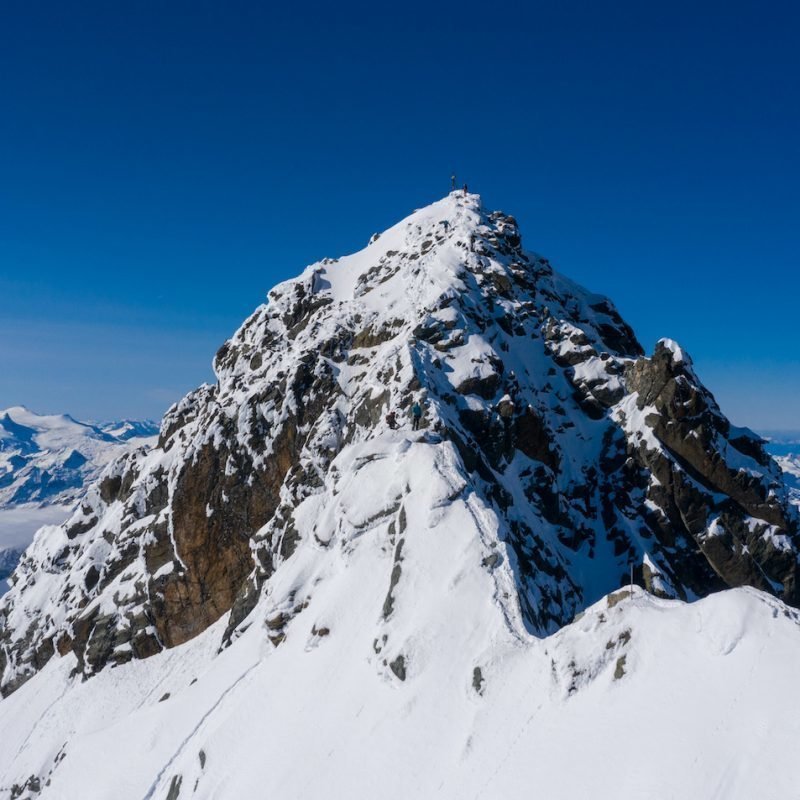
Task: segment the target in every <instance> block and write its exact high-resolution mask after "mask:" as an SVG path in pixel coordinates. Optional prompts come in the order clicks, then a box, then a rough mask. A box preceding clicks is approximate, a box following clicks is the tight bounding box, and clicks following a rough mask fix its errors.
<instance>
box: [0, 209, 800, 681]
mask: <svg viewBox="0 0 800 800" xmlns="http://www.w3.org/2000/svg"><path fill="white" fill-rule="evenodd" d="M214 366H215V371H216V375H217V383H216V384H215V385H213V386H202V387H200V388H198V389H197V390H195V391H194V392H192V393H191V394H189V395H187V397H185V398H184V399H183V400H182V401H181V402H180V403H178V404H176V405H175V406H174V407H173V408H171V409H170V410H169V412H168V413H167V414H166V416H165V417H164V420H163V421H162V424H161V431H160V436H159V442H158V446H157V447H156V448H155V449H153V450H151V451H150V452H140V453H131V454H128V455H126V456H125V457H123V458H121V459H120V460H118V461H116V462H114V463H113V464H111V465H110V466H109V467H108V468H107V469H106V470H105V472H104V473H103V475H102V476H101V477H100V479H99V480H98V482H97V483H96V484H95V485H94V486H93V487H92V489H91V490H90V491H89V492H88V494H87V496H86V498H85V500H84V501H83V503H82V504H81V506H80V508H79V509H78V510H77V511H76V513H75V514H74V515H73V517H72V518H71V519H70V520H69V521H68V522H67V523H66V524H64V525H62V526H59V527H51V528H47V529H44V530H43V531H41V532H40V533H39V535H38V536H37V539H36V541H35V542H34V545H33V546H32V547H31V548H30V549H29V550H28V552H27V553H26V555H25V556H24V558H23V560H22V562H21V564H20V567H19V568H18V569H17V571H16V573H15V574H14V576H13V587H12V589H11V591H10V592H9V594H8V595H7V596H6V597H5V598H4V599H3V601H2V602H0V671H1V672H2V680H1V688H2V691H3V692H4V693H6V694H8V693H10V692H11V691H13V690H15V689H17V688H18V687H19V686H20V685H22V683H24V682H25V681H26V680H28V679H29V678H30V677H31V676H32V675H34V674H35V673H36V672H37V671H38V670H39V669H41V668H42V667H43V666H44V665H45V664H46V663H48V662H49V661H50V660H51V659H53V658H55V657H56V656H59V657H60V658H59V659H57V660H66V661H68V663H69V664H70V665H71V666H70V667H69V669H74V670H76V671H77V672H79V673H82V674H83V675H93V674H96V673H98V672H100V671H101V670H103V668H104V667H106V666H107V665H109V664H113V665H121V664H126V663H127V662H129V661H131V660H135V659H139V658H146V657H150V656H154V655H155V654H156V653H159V652H161V651H162V650H164V649H165V648H166V649H169V648H174V647H177V646H179V645H183V644H184V643H186V642H189V641H190V640H193V639H194V638H195V637H197V636H198V635H200V634H201V633H203V632H204V631H206V630H207V629H209V628H212V630H213V631H214V632H215V633H214V636H216V637H217V638H216V642H217V645H218V646H223V647H224V646H227V645H229V644H231V643H232V642H235V641H236V640H237V638H238V637H240V636H241V635H242V634H243V632H246V631H248V630H249V629H251V628H252V629H254V630H258V631H259V635H260V636H262V637H263V639H264V642H265V644H264V646H265V647H267V648H278V650H279V651H280V649H281V648H282V646H283V645H284V643H285V642H286V641H287V637H290V635H291V634H290V629H291V628H292V626H293V625H294V624H295V622H294V621H295V620H296V619H297V618H302V619H303V620H305V621H304V622H303V623H302V625H303V626H306V627H308V625H307V623H309V622H310V619H309V615H310V613H311V611H310V609H312V608H314V609H316V610H315V611H314V612H313V614H314V621H313V629H314V630H315V631H316V633H314V632H313V631H312V633H310V634H309V638H308V643H307V644H308V647H309V648H310V649H314V648H315V647H316V646H317V645H320V646H322V645H321V642H322V641H323V640H324V639H326V637H328V636H329V635H333V634H332V633H331V631H332V630H333V629H332V627H331V625H332V624H333V622H331V621H330V620H333V619H341V618H342V617H343V616H346V615H350V614H351V615H354V618H358V619H360V620H361V621H362V623H363V626H364V630H365V631H366V632H367V635H368V638H369V641H370V647H369V649H368V650H367V651H362V650H354V651H353V655H352V658H353V659H354V660H355V661H358V663H359V664H368V665H369V666H368V670H370V671H371V673H370V674H376V675H379V676H381V679H382V680H383V679H385V680H387V681H394V682H397V683H401V684H402V683H403V682H405V681H406V680H409V679H411V678H412V677H414V676H417V675H420V674H422V673H424V672H425V671H426V670H428V669H430V668H431V666H430V665H432V664H436V663H446V662H452V661H453V660H455V661H456V662H457V664H455V665H454V669H455V668H456V667H457V668H458V669H462V668H466V667H465V665H464V664H463V663H461V662H462V661H463V656H462V655H461V652H462V650H463V648H464V646H465V642H471V641H472V640H473V637H475V636H478V637H479V638H480V639H481V641H484V639H486V642H485V644H484V646H485V647H489V644H488V642H489V641H491V639H492V637H493V636H494V635H497V636H500V637H510V640H511V641H514V642H518V643H519V646H520V647H523V648H524V647H527V646H528V645H529V644H530V642H531V641H532V639H531V636H544V635H547V634H551V633H553V632H554V631H557V630H558V629H559V628H560V627H562V626H563V625H565V624H567V623H569V622H570V621H571V620H572V619H573V618H574V617H575V616H576V615H577V614H579V613H580V612H581V611H583V610H584V609H586V608H587V607H588V606H590V605H591V604H593V603H595V602H596V601H598V600H599V599H600V598H601V597H603V596H604V595H606V594H607V593H609V592H611V591H613V590H615V589H617V588H618V587H619V586H620V585H622V584H624V583H625V582H627V580H628V575H629V569H630V565H631V564H632V565H633V572H634V579H635V581H636V582H637V583H638V584H639V585H641V586H643V587H646V588H647V589H648V590H649V591H650V592H652V593H654V594H657V595H660V596H662V597H677V598H681V599H695V598H697V597H700V596H703V595H706V594H708V593H709V592H712V591H715V590H718V589H723V588H725V587H728V586H739V585H743V584H749V585H752V586H755V587H757V588H760V589H763V590H765V591H767V592H770V593H773V594H776V595H778V596H781V597H782V598H783V599H785V600H786V601H787V602H788V603H790V604H795V605H796V604H797V603H798V589H797V586H796V579H795V576H796V570H797V552H798V538H797V525H798V523H797V519H798V517H797V509H796V508H795V507H794V506H792V504H791V503H790V502H789V495H788V491H787V489H786V486H785V485H784V482H783V476H782V474H781V472H780V470H779V469H778V467H777V466H776V464H775V463H774V462H773V461H772V460H771V459H770V458H769V457H768V456H767V455H766V454H765V453H764V450H763V448H762V443H761V440H760V439H759V438H758V437H756V436H755V435H754V434H752V433H750V432H749V431H747V430H744V429H736V428H734V427H732V426H731V425H730V424H729V423H728V422H727V420H726V419H725V418H724V416H723V415H722V413H721V412H720V410H719V408H718V407H717V405H716V403H715V402H714V399H713V397H712V396H711V395H710V394H709V393H708V392H707V391H706V390H705V389H704V388H703V386H702V385H701V384H700V381H699V379H698V377H697V375H696V374H695V372H694V368H693V366H692V364H691V359H690V358H689V356H688V355H687V354H686V353H685V352H684V351H682V350H681V349H680V347H678V345H676V344H675V343H673V342H670V341H668V340H663V341H662V342H660V343H659V344H658V345H657V346H656V349H655V352H654V353H653V355H652V356H651V357H649V358H647V357H645V356H644V354H643V351H642V348H641V347H640V345H639V343H638V342H637V340H636V338H635V336H634V334H633V332H632V331H631V329H630V328H629V327H628V326H627V325H626V324H625V323H624V322H623V320H622V319H621V318H620V316H619V314H618V313H617V311H616V309H615V308H614V306H613V305H612V304H611V302H610V301H609V300H607V299H606V298H604V297H601V296H599V295H595V294H592V293H590V292H588V291H586V290H585V289H582V288H581V287H579V286H577V285H575V284H574V283H572V282H571V281H569V280H568V279H566V278H564V277H563V276H560V275H559V274H558V273H556V272H555V271H554V270H553V269H552V267H551V266H550V264H549V263H548V262H547V260H545V259H543V258H541V257H540V256H537V255H535V254H533V253H530V252H527V251H525V250H523V248H522V245H521V239H520V234H519V231H518V229H517V225H516V222H515V221H514V220H513V218H511V217H509V216H507V215H504V214H501V213H499V212H491V213H490V212H487V211H486V210H484V209H483V208H482V207H481V206H480V201H479V198H478V197H477V196H476V195H467V196H462V195H461V194H460V193H454V194H452V195H450V196H449V197H447V198H445V199H444V200H442V201H440V202H437V203H434V204H433V205H431V206H429V207H427V208H424V209H422V210H421V211H418V212H416V213H414V214H412V215H411V216H410V217H408V218H407V219H406V220H404V221H403V222H401V223H399V224H398V225H396V226H394V227H393V228H391V229H389V230H388V231H386V232H385V233H384V234H382V235H381V236H380V237H378V238H376V239H374V240H373V241H372V242H371V244H370V245H369V246H368V247H367V248H366V249H364V250H362V251H361V252H360V253H357V254H355V255H353V256H348V257H346V258H342V259H339V260H330V259H326V260H324V261H322V262H320V263H318V264H314V265H312V266H310V267H308V268H307V269H306V270H305V271H304V272H303V274H302V275H301V276H300V277H299V278H297V279H296V280H292V281H287V282H285V283H283V284H280V285H279V286H277V287H276V288H275V289H274V290H273V291H272V292H270V295H269V301H268V303H267V304H266V305H264V306H262V307H260V308H258V309H257V310H256V311H255V313H254V314H253V315H252V316H251V317H250V318H249V319H248V320H247V321H246V322H245V323H244V324H243V325H242V327H241V328H240V329H239V331H237V332H236V334H235V335H234V336H233V337H232V338H231V339H230V340H229V341H228V342H227V343H226V344H225V345H223V347H222V348H221V349H220V351H219V352H218V353H217V355H216V358H215V362H214ZM416 400H418V401H419V402H420V404H421V405H422V407H423V411H424V413H423V416H422V420H421V425H420V428H421V429H420V430H419V431H412V430H411V424H410V415H409V410H410V408H411V406H412V403H414V402H415V401H416ZM389 412H394V413H395V414H396V418H397V421H398V422H399V428H398V429H397V430H395V429H392V427H391V426H390V424H389V421H388V420H387V418H386V417H387V414H388V413H389ZM359 559H364V560H365V564H369V565H371V566H370V568H369V569H367V568H366V567H364V568H359V569H356V566H355V565H356V563H357V562H358V560H359ZM354 575H358V576H359V584H358V591H357V592H356V591H355V587H352V591H351V589H350V588H348V587H351V583H350V581H351V580H352V576H354ZM461 585H464V586H468V587H469V590H468V591H466V590H464V592H466V595H467V596H469V597H471V598H472V597H474V598H477V599H475V600H470V603H472V604H473V605H475V607H477V608H479V609H481V610H480V611H479V612H478V611H475V608H472V607H470V608H469V609H466V608H463V607H462V606H461V605H460V604H461V603H462V600H461V599H460V598H461V597H462V592H461V591H459V592H456V591H454V587H456V586H461ZM320 597H324V598H326V599H325V601H324V602H322V601H321V600H320V599H319V598H320ZM375 603H377V605H378V607H379V609H380V612H379V613H375V610H374V608H373V606H374V605H375ZM326 609H327V611H326ZM420 615H422V616H423V617H425V618H427V617H428V616H429V615H433V616H435V617H436V619H437V620H438V622H437V623H436V625H434V626H433V627H432V628H431V630H432V631H435V632H436V634H435V636H434V635H433V634H430V633H428V634H426V633H425V632H424V631H423V630H422V628H424V626H421V625H420ZM317 617H318V618H317ZM329 617H330V620H329ZM501 629H502V631H503V632H502V633H501V632H500V630H501ZM309 630H311V628H309ZM445 630H449V631H450V633H449V634H448V635H447V636H446V637H444V638H442V637H443V635H444V634H443V633H442V632H443V631H445ZM476 630H477V631H479V633H477V634H476V633H475V631H476ZM325 631H327V632H325ZM437 637H438V638H437ZM487 637H488V638H487ZM468 649H469V648H468ZM470 652H471V650H470ZM475 657H476V658H477V657H478V655H477V653H476V656H475ZM473 667H474V668H479V667H480V664H478V663H475V664H472V665H470V666H469V669H470V674H472V670H473ZM53 669H56V667H53ZM287 669H289V667H288V662H287ZM480 669H482V667H480ZM439 674H441V675H442V676H444V674H445V673H444V672H442V673H439ZM481 674H482V673H481ZM475 675H476V678H475V679H476V681H477V683H478V684H480V679H479V675H478V673H475Z"/></svg>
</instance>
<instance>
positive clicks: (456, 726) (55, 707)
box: [0, 559, 800, 800]
mask: <svg viewBox="0 0 800 800" xmlns="http://www.w3.org/2000/svg"><path fill="white" fill-rule="evenodd" d="M354 571H355V572H356V573H357V574H354V575H352V576H351V577H350V578H349V581H350V582H352V584H354V585H355V584H357V583H358V582H359V581H360V580H363V581H365V582H366V583H365V585H366V586H369V584H370V582H371V575H370V568H369V561H368V559H365V560H364V562H363V563H362V564H361V565H359V566H356V567H354ZM472 588H474V587H469V589H470V590H471V589H472ZM454 595H455V597H454V602H455V601H456V600H464V599H465V598H468V597H472V602H471V603H469V605H467V607H464V608H462V609H461V611H462V613H463V616H464V617H466V618H469V617H470V616H471V615H472V614H476V615H477V616H476V618H475V622H476V623H477V624H476V626H475V629H474V631H473V634H472V636H473V639H474V640H475V642H474V645H475V646H474V648H473V652H479V651H480V650H481V649H484V653H483V658H482V659H481V661H480V663H481V669H482V671H481V675H482V682H481V683H480V684H479V685H480V692H479V691H477V690H476V689H475V687H474V683H473V679H474V676H473V674H472V670H471V669H468V668H467V667H469V663H468V662H466V661H460V660H457V659H453V655H455V652H454V651H452V650H450V645H451V644H452V642H453V638H455V636H454V634H453V632H452V631H451V626H450V624H448V625H447V626H445V627H444V628H438V627H431V626H429V625H422V626H421V628H420V629H419V630H418V634H419V635H418V639H419V645H418V651H419V652H425V651H428V657H427V659H426V662H425V665H424V668H419V669H415V670H413V671H410V672H409V675H408V676H407V678H406V681H405V682H403V683H398V682H397V681H395V680H392V679H391V678H389V677H387V676H386V675H385V674H383V671H382V670H381V669H380V662H379V658H378V657H377V656H372V657H370V656H368V655H366V654H367V653H369V651H370V649H371V642H369V641H368V635H367V628H368V625H366V624H365V623H369V622H371V621H372V619H371V618H372V617H374V616H375V615H376V614H378V613H379V609H378V608H377V607H374V606H373V607H369V606H368V605H367V606H362V605H360V604H359V603H358V602H357V600H358V598H359V595H358V594H357V593H356V594H355V595H354V596H351V597H350V598H349V606H350V607H348V608H347V609H341V608H336V607H333V608H330V607H328V608H329V609H330V610H328V609H323V608H320V609H319V613H320V614H322V615H323V616H322V618H320V619H319V620H318V622H321V621H323V619H324V622H326V623H327V624H328V625H330V626H331V632H330V634H329V635H327V636H325V637H321V638H320V637H319V636H315V635H314V634H313V632H312V629H311V628H310V626H309V625H308V624H302V623H300V621H299V620H298V623H300V624H297V625H294V626H293V627H292V628H291V629H290V631H289V633H288V636H287V639H286V642H285V644H284V645H283V646H281V647H280V648H277V649H274V648H273V647H272V646H271V645H270V644H269V642H268V640H267V639H266V637H265V635H264V633H265V632H264V629H263V628H262V627H260V626H253V627H252V628H251V629H250V630H249V631H248V632H247V633H245V634H244V635H243V636H242V637H241V638H240V639H239V640H238V641H237V642H236V643H235V644H234V645H233V646H232V647H230V648H229V649H228V650H226V651H224V652H223V653H222V654H220V655H219V656H217V657H215V652H216V645H217V642H218V640H219V635H220V634H221V627H220V626H219V625H218V626H217V627H216V628H210V629H209V630H208V631H206V633H204V634H202V635H201V636H200V637H198V638H197V639H195V640H194V641H192V642H190V643H188V644H186V645H183V646H181V647H180V648H177V649H174V650H171V651H166V652H164V653H161V654H159V655H157V656H155V657H153V658H152V659H149V660H147V661H140V662H135V663H132V664H129V665H127V666H125V667H124V668H117V669H113V670H108V671H106V672H104V673H102V674H101V675H100V676H98V677H97V678H95V679H94V680H92V681H89V682H81V681H80V679H77V678H74V677H70V670H71V669H72V668H73V667H74V659H73V658H72V657H70V658H67V659H60V660H56V661H53V662H51V663H50V664H49V665H48V666H47V667H46V668H45V671H44V672H43V674H42V675H41V678H42V680H40V681H36V682H33V681H32V682H30V683H28V684H27V685H26V686H24V687H23V688H22V689H21V690H20V691H19V692H17V693H16V694H14V695H12V696H11V697H9V698H7V699H6V700H4V701H3V702H2V704H0V737H2V739H1V740H2V741H3V747H2V749H0V774H2V775H3V776H6V778H5V781H6V783H4V784H3V786H2V788H0V792H2V791H4V792H5V794H2V795H0V796H3V797H9V796H11V795H10V791H11V786H10V785H9V783H8V781H9V780H17V781H19V785H24V783H25V782H26V781H28V780H29V779H30V778H31V777H32V776H35V777H36V778H38V781H39V782H38V784H37V783H36V781H35V780H34V781H32V782H31V784H29V785H33V786H37V785H38V786H40V787H41V788H42V792H41V794H38V795H35V796H39V797H41V798H59V799H62V798H63V799H64V800H66V798H76V797H80V798H82V800H95V799H96V800H106V799H107V798H111V797H114V798H118V799H119V800H126V799H127V798H136V799H137V800H140V799H141V798H165V797H168V796H169V797H192V798H197V800H204V799H205V798H233V797H280V798H281V800H317V798H331V800H333V799H334V798H342V799H343V800H344V799H345V798H355V797H359V798H360V797H380V798H383V799H384V800H400V798H408V797H441V798H443V799H447V798H452V799H453V800H480V799H481V798H484V799H485V798H500V797H503V798H523V797H529V796H531V792H533V793H534V794H535V796H537V797H546V798H548V800H560V799H561V798H563V800H574V798H578V797H592V798H594V799H595V800H615V799H616V798H619V797H635V798H637V800H684V799H685V798H687V797H691V798H703V799H704V800H715V799H716V800H752V798H755V797H758V798H760V799H763V800H783V798H786V797H794V796H795V793H796V790H797V786H798V783H799V782H800V766H798V763H797V759H796V758H795V757H794V748H795V744H796V742H797V741H798V737H799V736H800V718H798V716H797V714H796V702H797V700H798V689H797V681H796V674H795V673H796V664H797V661H798V656H799V655H800V653H798V647H799V646H800V630H798V621H797V617H796V614H795V613H794V612H787V610H786V608H785V607H784V606H783V605H782V604H781V603H780V602H779V601H776V600H774V599H772V598H770V597H768V596H766V595H763V594H761V593H759V592H756V591H755V590H749V589H739V590H731V591H728V592H724V593H720V594H717V595H713V596H712V597H709V598H707V599H705V600H702V601H698V602H697V603H694V604H683V603H680V602H677V601H666V600H658V599H656V598H653V597H652V596H648V595H645V594H643V593H641V592H637V594H636V595H635V597H634V598H633V599H632V600H631V599H628V598H624V599H622V601H621V602H619V603H617V604H616V605H614V607H613V608H607V602H606V601H605V600H604V601H601V602H600V603H598V604H597V605H596V606H594V607H592V608H591V609H589V610H588V611H587V613H586V614H585V615H584V616H583V617H582V618H581V619H580V620H579V621H578V622H576V623H574V624H573V625H570V626H568V627H566V628H564V629H563V630H562V631H560V632H559V633H558V634H555V635H553V636H551V637H549V638H547V639H544V640H540V641H537V640H530V641H526V642H521V641H519V640H518V639H517V638H516V637H514V636H512V635H511V634H510V632H509V631H508V629H506V628H504V627H503V626H502V625H498V622H499V620H497V619H495V620H491V621H492V622H493V623H494V625H493V627H492V628H491V629H490V630H491V633H489V630H487V629H482V628H480V627H479V626H478V624H479V623H486V622H487V621H488V620H487V619H486V617H485V615H486V608H485V607H484V605H483V604H482V603H479V602H476V601H477V600H478V597H476V596H474V595H470V594H469V592H468V591H467V587H464V589H463V591H462V590H461V589H460V588H459V587H455V589H454ZM329 599H330V598H328V597H322V598H320V605H321V604H322V602H327V601H328V600H329ZM439 599H440V598H438V597H430V596H428V595H427V594H426V593H423V595H422V597H420V599H419V600H420V602H419V608H418V615H419V617H424V615H425V609H427V608H428V607H429V606H426V605H425V603H426V602H430V601H438V600H439ZM323 612H326V613H323ZM450 621H452V622H455V624H456V626H458V625H459V622H458V617H457V615H453V616H452V617H451V620H450ZM459 633H460V631H459ZM437 634H439V635H441V636H443V637H444V639H443V641H441V642H439V644H438V647H435V646H434V645H435V644H436V641H437V640H436V638H435V637H436V635H437ZM423 637H424V639H423ZM436 650H438V651H439V652H440V655H439V657H436V652H435V651H436ZM448 656H449V657H448ZM623 658H624V662H622V661H621V660H622V659H623ZM620 664H621V666H620ZM617 676H619V677H617ZM12 785H13V784H12ZM171 788H172V790H173V792H175V791H176V789H177V788H179V790H180V791H179V793H173V794H170V789H171ZM22 796H23V797H27V796H29V795H28V793H27V792H24V793H23V794H22Z"/></svg>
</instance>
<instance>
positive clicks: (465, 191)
mask: <svg viewBox="0 0 800 800" xmlns="http://www.w3.org/2000/svg"><path fill="white" fill-rule="evenodd" d="M466 196H467V184H466V183H465V184H464V197H466Z"/></svg>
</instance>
